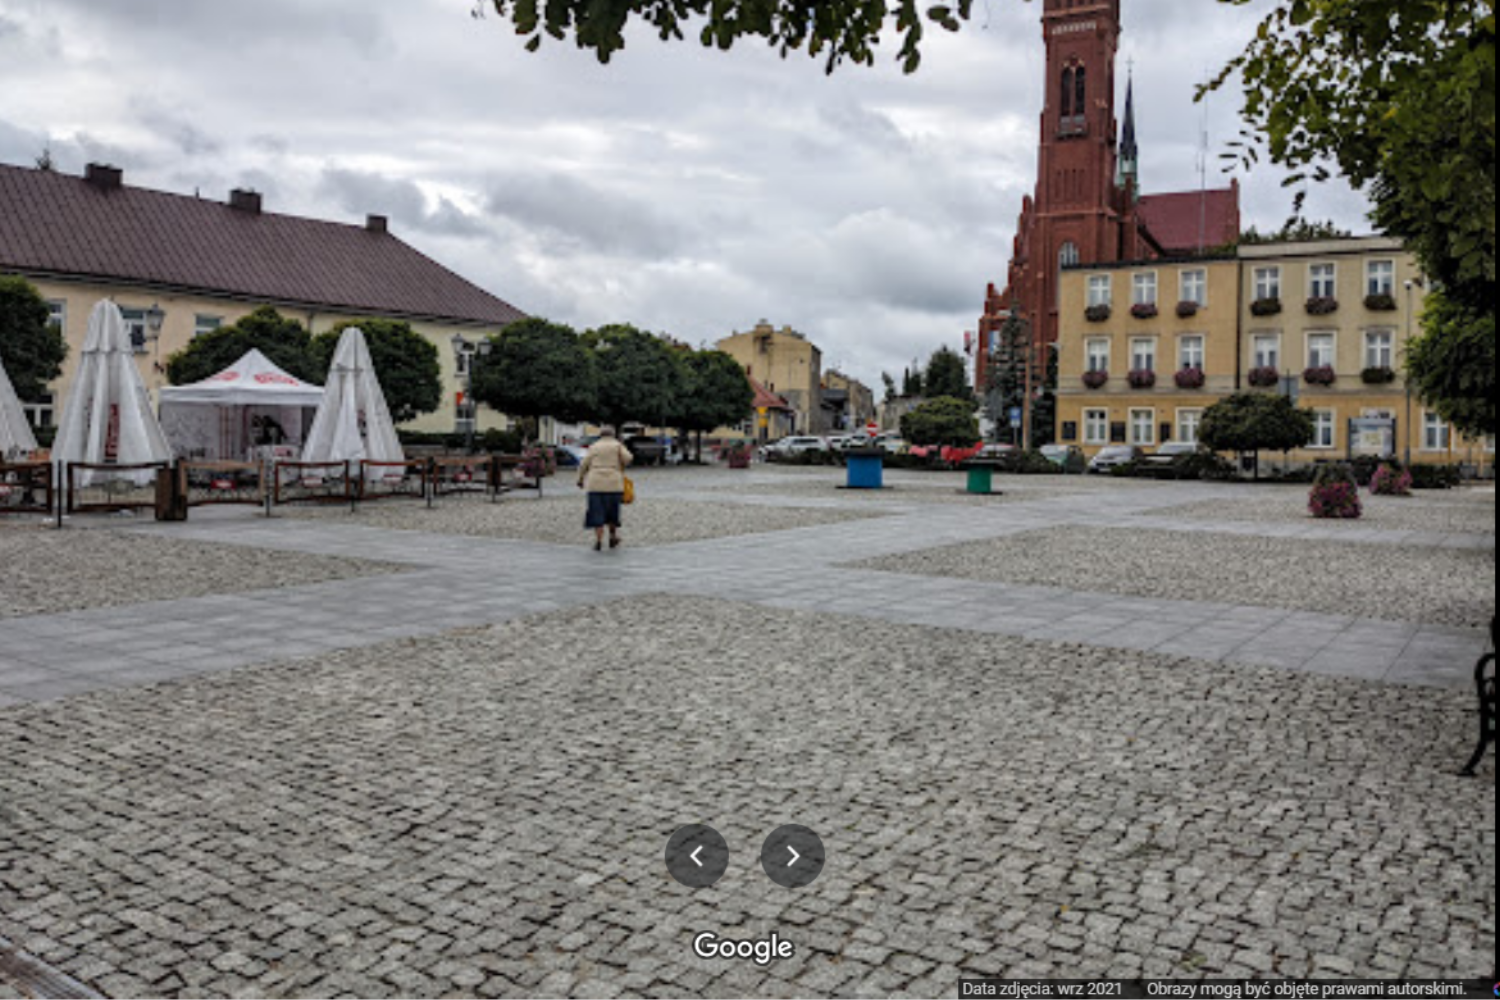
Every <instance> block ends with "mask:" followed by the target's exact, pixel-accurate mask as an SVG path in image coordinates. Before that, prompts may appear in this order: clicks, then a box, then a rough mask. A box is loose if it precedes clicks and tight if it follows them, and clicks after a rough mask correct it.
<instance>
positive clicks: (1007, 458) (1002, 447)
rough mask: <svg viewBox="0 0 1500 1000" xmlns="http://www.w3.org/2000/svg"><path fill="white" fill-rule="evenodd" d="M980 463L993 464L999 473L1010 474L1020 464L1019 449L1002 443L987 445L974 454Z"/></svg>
mask: <svg viewBox="0 0 1500 1000" xmlns="http://www.w3.org/2000/svg"><path fill="white" fill-rule="evenodd" d="M974 458H975V459H976V460H978V461H981V462H993V463H995V465H996V467H997V468H998V469H1000V471H1001V472H1012V471H1014V470H1015V469H1017V468H1018V467H1019V466H1020V464H1021V449H1020V448H1018V447H1016V446H1015V445H1013V444H1005V443H1003V442H999V443H994V444H987V445H985V446H984V447H982V448H980V449H979V450H978V451H977V452H975V453H974Z"/></svg>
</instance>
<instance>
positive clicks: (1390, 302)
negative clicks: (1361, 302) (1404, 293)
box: [1365, 292, 1396, 312]
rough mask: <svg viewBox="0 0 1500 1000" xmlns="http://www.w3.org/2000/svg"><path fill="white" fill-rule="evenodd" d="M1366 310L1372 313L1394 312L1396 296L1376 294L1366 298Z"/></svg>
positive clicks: (1383, 293) (1388, 293) (1386, 293)
mask: <svg viewBox="0 0 1500 1000" xmlns="http://www.w3.org/2000/svg"><path fill="white" fill-rule="evenodd" d="M1365 308H1366V309H1368V310H1370V311H1371V312H1394V311H1395V310H1396V296H1394V295H1392V294H1391V293H1390V292H1376V293H1374V294H1373V295H1366V296H1365Z"/></svg>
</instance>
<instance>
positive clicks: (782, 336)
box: [714, 320, 830, 434]
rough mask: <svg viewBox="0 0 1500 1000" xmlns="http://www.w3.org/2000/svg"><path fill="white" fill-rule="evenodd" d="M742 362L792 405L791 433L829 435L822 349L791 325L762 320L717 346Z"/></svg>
mask: <svg viewBox="0 0 1500 1000" xmlns="http://www.w3.org/2000/svg"><path fill="white" fill-rule="evenodd" d="M714 346H715V347H716V348H718V349H719V350H721V351H723V352H724V353H726V354H728V355H729V356H730V357H732V358H734V360H735V361H737V362H739V363H740V366H741V367H743V368H744V369H745V372H746V374H748V375H749V376H750V377H751V378H752V379H754V380H755V381H756V382H758V383H760V384H761V385H762V386H764V387H765V388H766V390H767V391H768V392H770V393H772V394H774V395H777V396H780V397H781V398H782V399H784V400H786V402H787V403H788V404H789V405H790V406H791V407H792V411H793V420H794V425H793V427H792V429H791V430H790V431H788V433H795V434H826V433H827V432H828V430H829V426H830V422H829V421H828V419H827V418H826V417H825V416H824V412H823V394H822V384H823V352H822V351H820V350H818V348H817V347H816V346H814V345H813V343H812V341H810V340H808V339H807V337H806V336H804V335H803V334H801V333H798V332H797V331H796V330H793V329H792V328H791V327H789V326H784V327H782V328H781V329H780V330H777V329H776V328H775V327H773V326H772V325H771V324H770V323H768V322H766V321H765V320H761V321H760V322H759V323H757V324H756V325H755V328H754V329H752V330H748V331H746V332H744V333H739V332H736V333H731V334H730V335H729V336H727V337H725V338H724V339H723V340H720V341H719V342H718V343H717V344H715V345H714Z"/></svg>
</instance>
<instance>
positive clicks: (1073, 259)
mask: <svg viewBox="0 0 1500 1000" xmlns="http://www.w3.org/2000/svg"><path fill="white" fill-rule="evenodd" d="M1077 263H1078V244H1077V243H1073V242H1071V241H1070V242H1067V243H1064V244H1063V245H1062V249H1061V250H1059V251H1057V264H1058V266H1059V267H1072V266H1073V265H1074V264H1077Z"/></svg>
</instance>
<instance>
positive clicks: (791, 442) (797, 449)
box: [764, 435, 828, 459]
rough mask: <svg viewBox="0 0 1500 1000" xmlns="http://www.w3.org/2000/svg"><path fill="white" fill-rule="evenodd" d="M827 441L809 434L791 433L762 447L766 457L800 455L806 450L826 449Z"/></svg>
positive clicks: (775, 457)
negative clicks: (791, 434) (789, 435)
mask: <svg viewBox="0 0 1500 1000" xmlns="http://www.w3.org/2000/svg"><path fill="white" fill-rule="evenodd" d="M827 450H828V442H827V441H824V440H823V439H822V438H820V437H812V436H810V435H793V436H791V437H784V438H782V439H781V440H779V441H772V442H771V443H770V444H768V445H766V446H765V448H764V452H765V456H766V458H768V459H777V458H789V457H791V456H792V455H800V454H802V453H803V452H807V451H827Z"/></svg>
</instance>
